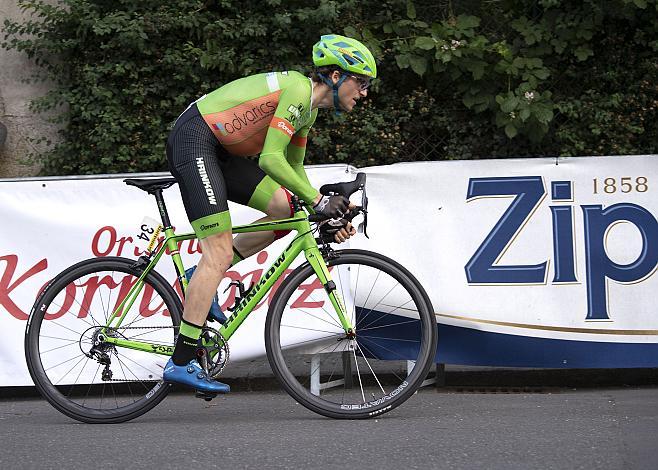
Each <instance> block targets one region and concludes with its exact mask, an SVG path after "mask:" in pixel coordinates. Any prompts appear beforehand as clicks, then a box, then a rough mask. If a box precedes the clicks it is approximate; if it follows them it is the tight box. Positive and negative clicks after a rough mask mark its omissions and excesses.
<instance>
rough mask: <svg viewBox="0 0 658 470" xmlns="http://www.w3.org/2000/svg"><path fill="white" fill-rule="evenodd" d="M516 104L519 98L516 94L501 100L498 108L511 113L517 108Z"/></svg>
mask: <svg viewBox="0 0 658 470" xmlns="http://www.w3.org/2000/svg"><path fill="white" fill-rule="evenodd" d="M518 105H519V99H518V98H517V97H516V96H512V97H510V98H507V99H506V100H505V101H503V103H502V104H501V105H500V110H501V111H502V112H504V113H511V112H512V111H514V110H515V109H516V108H517V106H518Z"/></svg>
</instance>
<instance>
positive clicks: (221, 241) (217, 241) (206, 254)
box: [199, 231, 233, 271]
mask: <svg viewBox="0 0 658 470" xmlns="http://www.w3.org/2000/svg"><path fill="white" fill-rule="evenodd" d="M199 244H200V245H201V260H200V261H199V263H202V262H203V263H204V264H207V266H208V267H209V268H211V269H213V270H214V271H220V270H221V271H225V270H226V269H228V267H229V266H230V265H231V262H232V261H233V236H232V235H231V232H230V231H229V232H221V233H216V234H214V235H210V236H209V237H206V238H204V239H202V240H200V241H199Z"/></svg>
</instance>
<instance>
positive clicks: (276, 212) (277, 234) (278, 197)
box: [267, 187, 293, 240]
mask: <svg viewBox="0 0 658 470" xmlns="http://www.w3.org/2000/svg"><path fill="white" fill-rule="evenodd" d="M291 197H292V195H291V194H290V192H289V191H288V190H287V189H284V188H283V187H281V188H279V189H277V190H276V192H275V193H274V196H272V199H271V200H270V203H269V204H268V206H267V215H268V216H270V218H272V219H274V220H276V219H285V218H287V217H292V216H293V211H292V207H291V206H290V198H291ZM289 233H290V230H275V231H274V239H275V240H278V239H279V238H283V237H285V236H286V235H288V234H289Z"/></svg>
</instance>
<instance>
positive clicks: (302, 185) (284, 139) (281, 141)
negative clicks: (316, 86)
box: [258, 90, 320, 203]
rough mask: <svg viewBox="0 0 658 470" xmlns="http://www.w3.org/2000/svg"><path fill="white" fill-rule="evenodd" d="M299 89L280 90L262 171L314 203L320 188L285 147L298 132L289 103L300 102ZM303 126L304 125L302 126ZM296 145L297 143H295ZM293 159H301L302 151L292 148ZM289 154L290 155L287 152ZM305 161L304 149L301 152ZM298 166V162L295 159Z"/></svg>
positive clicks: (287, 147) (265, 144) (308, 201)
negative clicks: (289, 159) (291, 117)
mask: <svg viewBox="0 0 658 470" xmlns="http://www.w3.org/2000/svg"><path fill="white" fill-rule="evenodd" d="M298 95H299V92H297V93H296V92H295V91H294V90H285V91H284V92H283V93H281V96H280V98H279V105H278V106H277V108H276V111H275V113H274V117H273V118H272V121H271V122H270V127H269V129H268V130H267V134H266V136H265V142H264V144H263V150H262V152H261V154H260V158H259V160H258V165H259V166H260V167H261V168H262V169H263V171H264V172H265V173H266V174H267V175H268V176H270V177H271V178H272V179H273V180H274V181H276V182H277V183H279V184H280V185H282V186H284V187H286V188H287V189H289V190H290V191H292V192H293V194H295V195H297V196H299V197H300V198H301V199H303V200H304V201H305V202H307V203H312V202H313V201H314V200H315V199H316V198H317V197H318V196H319V194H320V193H319V192H318V190H317V189H315V188H313V186H311V184H310V183H309V181H308V178H307V177H306V172H304V171H303V168H302V170H301V171H302V172H303V176H302V175H301V173H300V172H299V171H300V170H299V169H298V168H297V169H296V168H293V167H292V166H291V164H290V163H289V161H288V159H287V158H286V151H290V150H289V146H291V140H292V138H293V136H294V135H295V131H296V129H295V128H294V126H293V124H292V123H291V122H290V121H288V120H287V119H286V117H287V115H288V107H289V106H290V105H291V103H293V102H295V103H299V102H300V97H299V96H298ZM300 130H301V129H300ZM292 146H294V144H293V145H292ZM292 153H293V161H294V162H297V161H298V160H299V155H297V156H296V157H294V154H295V153H296V151H295V150H294V149H293V152H292ZM288 158H290V156H288ZM302 162H303V153H302ZM294 164H295V166H298V165H297V163H294Z"/></svg>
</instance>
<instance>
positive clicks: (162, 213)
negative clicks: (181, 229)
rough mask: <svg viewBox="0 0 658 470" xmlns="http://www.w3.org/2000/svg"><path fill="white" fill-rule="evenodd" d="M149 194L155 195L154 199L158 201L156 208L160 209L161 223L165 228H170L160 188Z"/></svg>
mask: <svg viewBox="0 0 658 470" xmlns="http://www.w3.org/2000/svg"><path fill="white" fill-rule="evenodd" d="M151 194H153V196H155V200H156V201H157V203H158V210H159V211H160V217H161V218H162V225H163V226H164V229H165V230H167V229H169V228H171V221H170V220H169V213H168V212H167V206H166V205H165V201H164V197H162V189H156V190H155V191H153V192H152V193H151Z"/></svg>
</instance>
